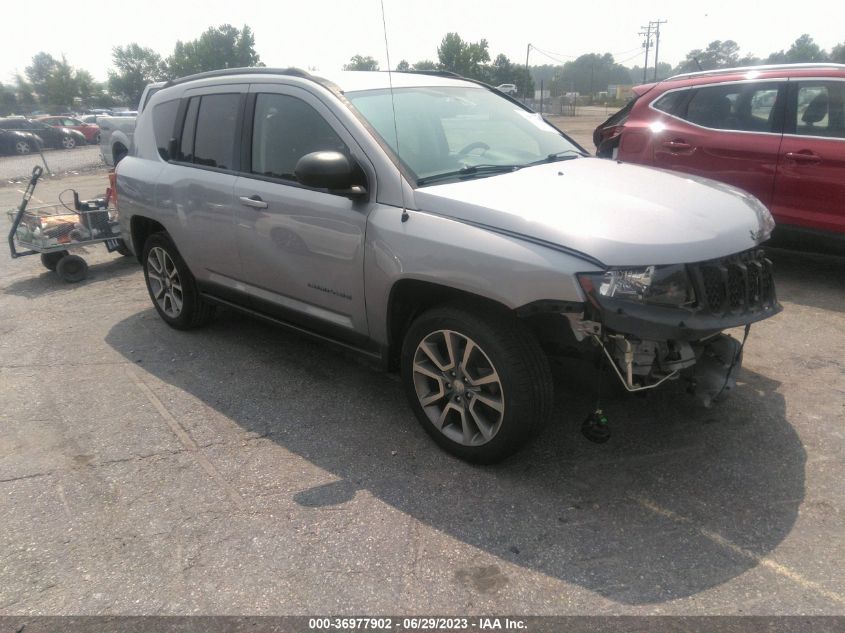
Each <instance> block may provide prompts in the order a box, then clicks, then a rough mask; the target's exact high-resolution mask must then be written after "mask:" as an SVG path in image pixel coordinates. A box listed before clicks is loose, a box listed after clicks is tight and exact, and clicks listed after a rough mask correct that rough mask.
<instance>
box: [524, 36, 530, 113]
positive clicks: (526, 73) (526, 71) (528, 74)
mask: <svg viewBox="0 0 845 633" xmlns="http://www.w3.org/2000/svg"><path fill="white" fill-rule="evenodd" d="M530 54H531V44H530V43H529V44H528V49H527V50H526V51H525V91H524V92H523V93H522V103H525V101H526V99H528V80H529V79H530V78H531V74H530V73H529V72H528V56H529V55H530Z"/></svg>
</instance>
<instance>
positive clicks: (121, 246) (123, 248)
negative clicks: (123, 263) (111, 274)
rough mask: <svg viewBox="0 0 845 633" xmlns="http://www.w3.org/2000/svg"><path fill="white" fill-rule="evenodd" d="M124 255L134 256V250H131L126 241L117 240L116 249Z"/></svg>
mask: <svg viewBox="0 0 845 633" xmlns="http://www.w3.org/2000/svg"><path fill="white" fill-rule="evenodd" d="M114 250H116V251H117V252H118V253H120V254H121V255H123V256H124V257H132V251H130V250H129V247H128V246H127V245H126V242H124V241H123V240H120V239H119V240H117V248H116V249H114Z"/></svg>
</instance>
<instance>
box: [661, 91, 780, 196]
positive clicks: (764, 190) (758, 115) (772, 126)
mask: <svg viewBox="0 0 845 633" xmlns="http://www.w3.org/2000/svg"><path fill="white" fill-rule="evenodd" d="M785 92H786V81H760V82H732V83H726V84H714V85H707V86H702V87H699V88H688V89H684V90H683V95H682V97H678V96H677V95H676V94H675V92H674V91H672V92H667V93H665V94H664V95H663V96H662V97H661V98H660V99H658V100H657V101H656V102H655V103H654V104H652V105H651V107H652V108H654V109H655V110H664V111H666V110H668V114H670V115H671V116H664V117H662V118H661V121H660V123H659V124H657V125H655V126H653V129H652V133H653V136H652V146H653V155H654V166H655V167H662V168H665V169H672V170H675V171H681V172H685V173H689V174H695V175H698V176H705V177H707V178H713V179H714V180H719V181H721V182H725V183H728V184H730V185H734V186H736V187H739V188H741V189H744V190H745V191H748V192H749V193H752V194H753V195H755V196H756V197H757V198H759V199H760V200H761V201H762V202H763V203H764V204H766V205H767V206H769V205H770V204H771V201H772V192H773V188H774V181H775V172H776V170H777V162H778V152H779V150H780V144H781V138H782V131H783V112H784V107H783V104H784V102H785V96H786V95H785ZM672 99H674V102H670V100H672ZM664 100H665V101H666V102H667V105H666V106H665V107H662V106H661V104H662V103H663V102H664Z"/></svg>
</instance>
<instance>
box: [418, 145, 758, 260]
mask: <svg viewBox="0 0 845 633" xmlns="http://www.w3.org/2000/svg"><path fill="white" fill-rule="evenodd" d="M415 201H416V203H417V208H418V209H420V210H421V211H428V212H431V213H436V214H438V215H444V216H447V217H452V218H455V219H457V220H461V221H465V222H469V223H472V224H477V225H481V226H483V227H485V228H489V229H491V230H494V231H503V232H506V233H512V234H517V235H519V236H522V237H525V238H528V239H531V240H532V241H540V242H544V243H548V244H549V245H551V246H557V247H561V248H564V249H567V250H571V251H576V252H577V253H579V254H582V255H584V256H586V257H585V259H588V260H589V259H592V260H598V262H600V263H602V264H604V265H606V266H649V265H660V264H681V263H692V262H698V261H705V260H709V259H714V258H717V257H724V256H726V255H731V254H733V253H737V252H740V251H743V250H746V249H749V248H752V247H753V246H755V245H757V244H758V243H759V242H760V241H761V239H765V238H766V237H768V235H767V233H768V231H767V228H766V224H767V222H770V221H771V220H770V218H771V216H770V215H769V212H768V211H767V210H766V208H765V207H764V206H763V204H762V203H761V202H760V201H759V200H757V199H756V198H755V197H753V196H751V195H749V194H747V193H745V192H743V191H741V190H739V189H736V188H734V187H731V186H729V185H725V184H722V183H718V182H715V181H712V180H708V179H706V178H698V177H695V176H688V175H682V174H676V173H673V172H668V171H663V170H659V169H653V168H648V167H640V166H637V165H627V164H621V163H618V162H616V161H610V160H604V159H598V158H582V159H576V160H569V161H561V162H556V163H549V164H543V165H537V166H534V167H527V168H523V169H520V170H519V171H516V172H512V173H507V174H501V175H497V176H491V177H487V178H476V179H474V180H466V181H462V182H454V183H449V184H443V185H433V186H428V187H424V188H420V189H417V190H416V191H415Z"/></svg>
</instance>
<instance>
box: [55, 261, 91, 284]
mask: <svg viewBox="0 0 845 633" xmlns="http://www.w3.org/2000/svg"><path fill="white" fill-rule="evenodd" d="M56 273H57V274H58V275H59V277H61V278H62V280H63V281H66V282H67V283H69V284H75V283H77V282H79V281H82V280H83V279H85V278H86V277H87V276H88V264H87V263H85V260H84V259H82V258H81V257H80V256H79V255H65V256H64V257H62V258H61V259H60V260H59V263H58V264H56Z"/></svg>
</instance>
